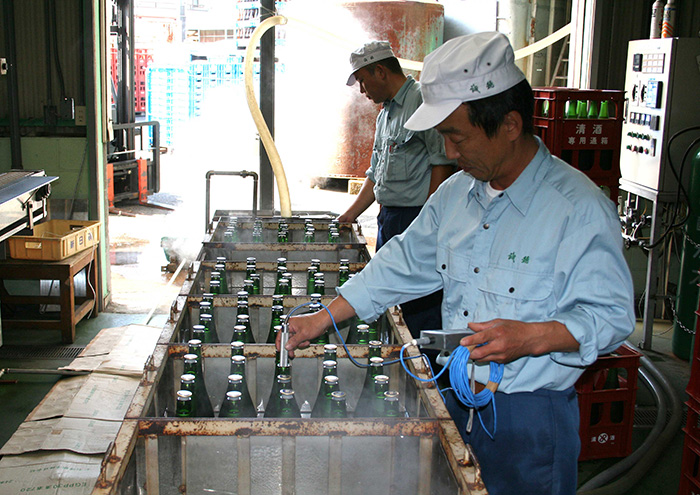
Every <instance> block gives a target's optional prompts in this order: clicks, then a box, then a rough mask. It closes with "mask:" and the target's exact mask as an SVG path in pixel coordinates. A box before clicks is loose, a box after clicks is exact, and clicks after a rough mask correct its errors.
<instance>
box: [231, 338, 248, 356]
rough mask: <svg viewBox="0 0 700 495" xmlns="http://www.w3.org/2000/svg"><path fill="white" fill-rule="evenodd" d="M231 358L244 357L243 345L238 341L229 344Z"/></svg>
mask: <svg viewBox="0 0 700 495" xmlns="http://www.w3.org/2000/svg"><path fill="white" fill-rule="evenodd" d="M233 356H245V343H243V342H241V341H240V340H234V341H232V342H231V357H233Z"/></svg>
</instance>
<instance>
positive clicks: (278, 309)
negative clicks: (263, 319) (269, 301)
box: [266, 306, 284, 344]
mask: <svg viewBox="0 0 700 495" xmlns="http://www.w3.org/2000/svg"><path fill="white" fill-rule="evenodd" d="M283 312H284V308H283V307H282V306H272V315H271V316H270V330H269V331H268V333H267V341H266V342H267V343H268V344H274V343H275V340H276V339H277V330H276V327H281V326H282V313H283Z"/></svg>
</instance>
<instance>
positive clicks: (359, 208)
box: [338, 179, 375, 222]
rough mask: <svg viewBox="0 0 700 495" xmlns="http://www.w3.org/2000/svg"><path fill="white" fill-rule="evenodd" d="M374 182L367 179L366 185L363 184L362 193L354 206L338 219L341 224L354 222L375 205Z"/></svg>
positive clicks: (354, 202)
mask: <svg viewBox="0 0 700 495" xmlns="http://www.w3.org/2000/svg"><path fill="white" fill-rule="evenodd" d="M374 199H375V198H374V182H372V181H371V180H370V179H365V183H364V184H362V188H361V189H360V193H359V194H358V195H357V198H355V201H353V203H352V205H350V207H349V208H348V209H347V210H346V211H345V213H343V214H342V215H340V217H338V219H339V220H340V221H341V222H354V221H355V220H356V219H357V217H359V216H360V215H362V213H363V212H364V211H365V210H366V209H367V208H369V207H370V205H371V204H372V203H374Z"/></svg>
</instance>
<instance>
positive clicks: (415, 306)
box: [338, 41, 454, 335]
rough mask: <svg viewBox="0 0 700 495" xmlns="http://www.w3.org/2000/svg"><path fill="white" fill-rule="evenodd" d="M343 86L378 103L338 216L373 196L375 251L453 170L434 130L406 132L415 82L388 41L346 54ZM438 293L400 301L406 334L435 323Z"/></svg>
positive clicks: (353, 212)
mask: <svg viewBox="0 0 700 495" xmlns="http://www.w3.org/2000/svg"><path fill="white" fill-rule="evenodd" d="M350 66H351V73H350V76H349V77H348V80H347V85H348V86H353V85H354V84H355V83H356V82H357V83H358V85H359V88H360V92H361V93H362V94H364V95H365V96H366V97H367V98H368V99H370V100H372V101H373V102H374V103H377V104H379V105H382V109H381V111H380V112H379V115H378V116H377V123H376V130H375V138H374V147H373V150H372V158H371V162H370V166H369V168H368V169H367V172H366V173H365V174H366V176H367V179H366V180H365V183H364V184H363V186H362V189H361V190H360V193H359V194H358V196H357V198H356V199H355V201H354V202H353V203H352V205H350V207H349V208H348V209H347V211H346V212H345V213H343V214H342V215H340V217H339V218H338V219H339V220H340V221H341V222H354V221H355V220H356V219H357V217H358V216H359V215H361V214H362V212H364V211H365V210H366V209H367V208H368V207H369V206H370V205H371V204H372V203H373V202H374V201H375V200H376V201H377V202H378V203H379V204H380V205H381V209H380V211H379V215H378V216H377V245H376V248H377V250H379V249H380V248H381V247H382V246H383V245H384V244H386V243H387V242H388V241H389V239H391V238H392V237H394V236H395V235H398V234H401V233H402V232H403V231H404V230H406V228H407V227H408V226H409V225H410V224H411V222H412V221H413V220H414V219H415V218H416V216H418V213H419V212H420V210H421V208H422V207H423V204H425V201H426V200H427V199H428V196H430V195H431V194H432V193H433V192H435V190H436V189H437V187H438V186H439V185H440V184H441V183H442V182H443V181H444V180H445V179H446V178H447V177H449V175H450V174H452V173H453V172H454V161H452V160H449V159H447V157H445V147H444V143H443V139H442V137H441V136H440V135H439V134H438V133H437V131H435V130H434V129H424V130H421V131H412V130H408V129H406V128H405V127H404V124H405V123H406V120H408V118H409V117H410V116H411V115H412V114H413V112H414V111H415V110H416V108H418V106H419V105H420V104H421V102H422V99H421V94H420V85H419V84H418V83H417V82H416V81H415V80H414V79H413V77H411V76H410V75H409V76H405V75H404V73H403V70H402V69H401V65H400V64H399V61H398V59H397V58H396V57H395V56H394V52H393V51H392V50H391V45H390V44H389V42H388V41H370V42H368V43H365V44H364V45H363V46H362V47H360V48H358V49H357V50H355V51H354V52H352V53H351V54H350ZM441 302H442V292H441V291H438V292H436V293H433V294H430V295H429V296H426V297H422V298H420V299H418V300H415V301H406V302H405V303H404V304H402V305H401V308H402V310H403V316H404V320H405V321H406V325H407V326H408V328H409V330H411V333H413V334H415V335H417V334H418V333H419V332H420V330H426V329H429V328H440V327H441V325H442V322H441V320H440V304H441Z"/></svg>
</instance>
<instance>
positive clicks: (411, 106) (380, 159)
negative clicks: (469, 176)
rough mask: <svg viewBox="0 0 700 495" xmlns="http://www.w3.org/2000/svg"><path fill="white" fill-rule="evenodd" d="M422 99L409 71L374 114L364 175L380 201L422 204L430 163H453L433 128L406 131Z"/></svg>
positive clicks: (380, 202) (387, 204)
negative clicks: (372, 183)
mask: <svg viewBox="0 0 700 495" xmlns="http://www.w3.org/2000/svg"><path fill="white" fill-rule="evenodd" d="M422 102H423V97H422V96H421V94H420V84H419V83H417V82H416V80H415V79H413V77H411V76H410V75H409V76H406V82H405V83H404V84H403V86H401V89H399V91H398V93H396V96H394V98H393V99H391V100H390V101H388V102H386V103H384V107H383V108H382V110H381V111H380V112H379V115H377V124H376V130H375V133H374V147H373V149H372V158H371V161H370V166H369V168H368V169H367V171H366V172H365V175H367V177H368V178H369V179H370V180H371V181H372V182H374V197H375V199H376V200H377V202H378V203H379V204H380V205H384V206H422V205H423V203H425V200H426V199H428V191H429V189H430V173H431V171H432V167H431V165H454V161H452V160H448V159H447V157H446V156H445V142H444V140H443V138H442V136H440V134H439V133H438V132H437V131H436V130H435V129H428V130H427V131H409V130H408V129H406V128H405V127H404V126H403V125H404V124H405V123H406V121H407V120H408V119H409V118H410V117H411V115H413V112H415V111H416V109H417V108H418V107H419V106H420V105H421V103H422Z"/></svg>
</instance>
